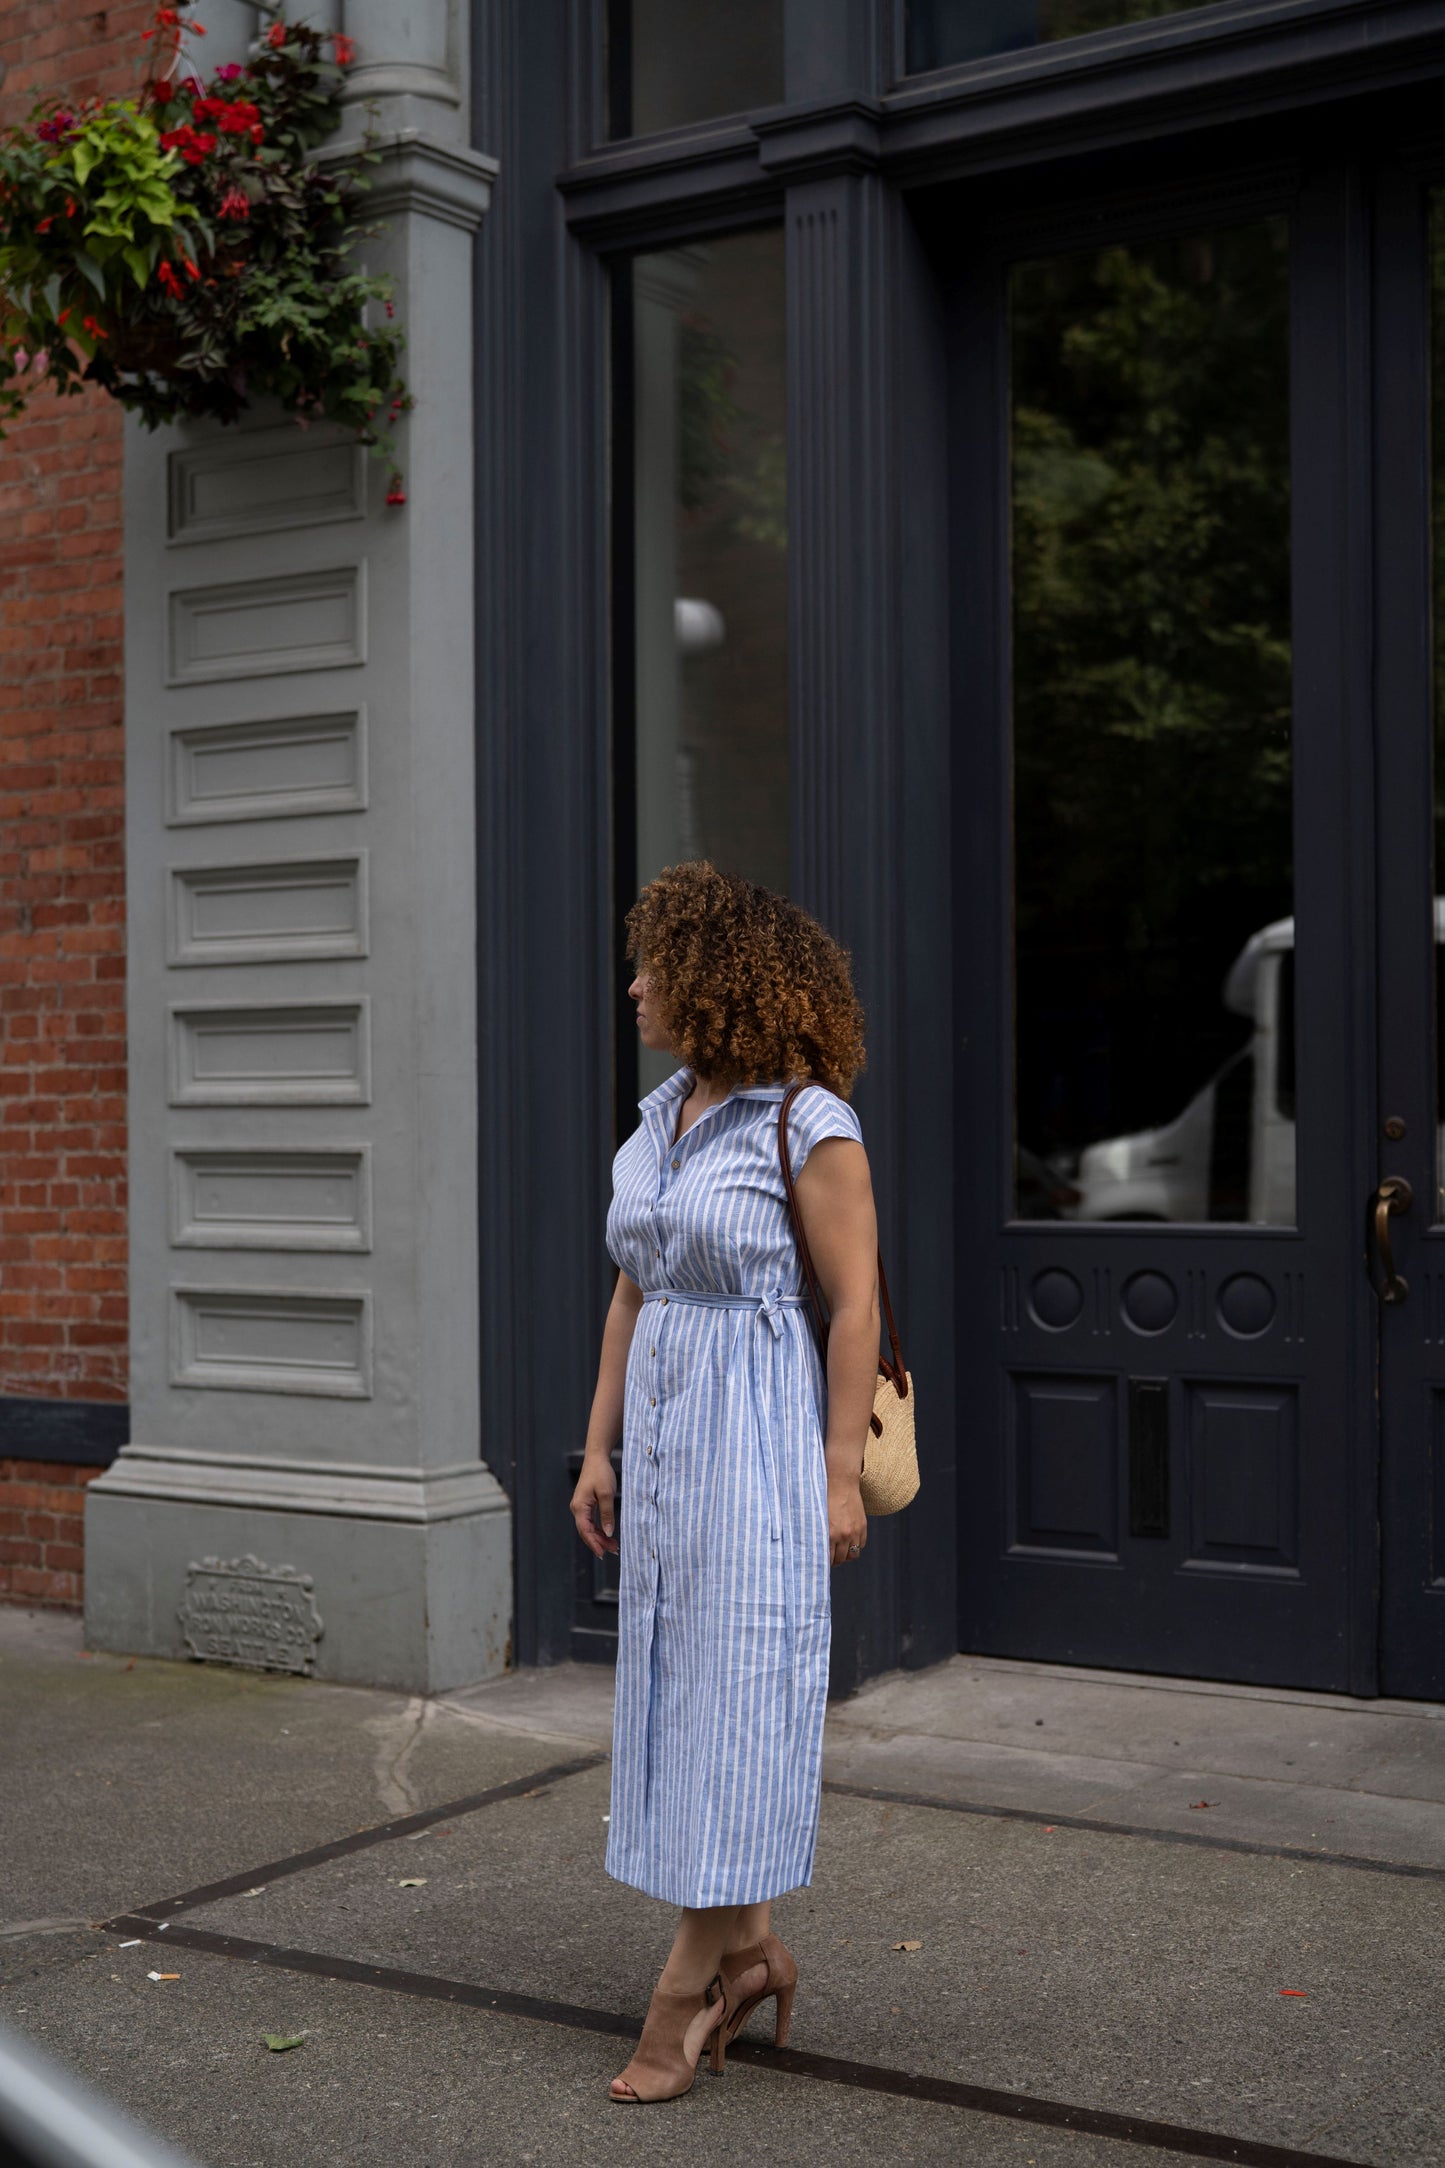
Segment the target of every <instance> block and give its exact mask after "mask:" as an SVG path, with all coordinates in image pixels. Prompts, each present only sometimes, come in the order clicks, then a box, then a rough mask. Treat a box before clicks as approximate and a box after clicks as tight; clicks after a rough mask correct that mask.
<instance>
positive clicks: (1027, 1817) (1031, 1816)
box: [823, 1777, 1445, 2160]
mask: <svg viewBox="0 0 1445 2168" xmlns="http://www.w3.org/2000/svg"><path fill="white" fill-rule="evenodd" d="M823 1789H824V1791H825V1792H832V1793H834V1794H835V1795H836V1796H837V1797H838V1798H840V1799H865V1800H872V1801H876V1803H877V1804H878V1805H879V1806H886V1807H932V1808H934V1809H935V1810H936V1811H937V1812H938V1813H940V1814H977V1815H982V1816H983V1817H984V1818H985V1819H986V1820H989V1821H995V1822H1032V1823H1035V1824H1040V1825H1042V1826H1043V1827H1044V1828H1046V1829H1082V1830H1088V1831H1091V1832H1093V1833H1094V1834H1095V1835H1097V1836H1101V1837H1144V1838H1147V1839H1148V1841H1149V1842H1150V1843H1151V1844H1187V1845H1190V1846H1192V1847H1194V1848H1195V1849H1196V1850H1199V1851H1204V1852H1249V1853H1252V1854H1254V1855H1255V1857H1257V1858H1260V1859H1290V1860H1303V1861H1304V1862H1305V1864H1306V1865H1307V1866H1310V1867H1353V1868H1356V1869H1358V1871H1359V1872H1360V1873H1362V1874H1398V1875H1404V1876H1406V1877H1407V1878H1409V1879H1412V1880H1415V1881H1424V1882H1445V1867H1424V1866H1419V1865H1417V1864H1416V1863H1415V1862H1414V1861H1412V1860H1404V1859H1371V1858H1369V1857H1368V1856H1367V1855H1366V1854H1364V1853H1362V1852H1326V1851H1324V1850H1320V1851H1311V1849H1310V1848H1309V1846H1308V1845H1303V1844H1269V1843H1267V1842H1265V1841H1263V1840H1261V1839H1259V1838H1253V1837H1215V1836H1211V1835H1210V1834H1209V1833H1208V1832H1206V1831H1204V1830H1193V1829H1158V1828H1156V1827H1155V1826H1154V1824H1153V1823H1152V1822H1103V1821H1097V1820H1096V1819H1095V1818H1094V1816H1093V1815H1090V1814H1044V1813H1041V1812H1040V1811H1039V1809H1038V1808H1037V1807H993V1806H981V1805H980V1804H979V1803H978V1802H977V1801H976V1800H972V1799H939V1798H937V1797H935V1796H933V1795H932V1794H930V1793H928V1792H891V1791H885V1790H884V1788H883V1786H882V1785H879V1784H843V1783H839V1782H837V1781H836V1780H835V1779H833V1778H831V1777H829V1778H825V1779H824V1783H823ZM1308 2157H1309V2158H1310V2159H1311V2160H1313V2159H1315V2158H1316V2156H1315V2155H1314V2154H1310V2155H1309V2156H1308Z"/></svg>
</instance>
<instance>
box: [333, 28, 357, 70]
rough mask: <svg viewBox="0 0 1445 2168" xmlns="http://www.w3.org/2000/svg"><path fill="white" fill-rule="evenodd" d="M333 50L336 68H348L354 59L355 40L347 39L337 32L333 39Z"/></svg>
mask: <svg viewBox="0 0 1445 2168" xmlns="http://www.w3.org/2000/svg"><path fill="white" fill-rule="evenodd" d="M335 49H336V65H337V67H338V68H349V67H350V66H351V63H352V61H353V60H355V58H356V40H355V38H348V37H346V36H344V35H343V33H342V32H341V31H339V30H338V31H337V33H336V39H335Z"/></svg>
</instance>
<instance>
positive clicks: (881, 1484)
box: [778, 1080, 919, 1520]
mask: <svg viewBox="0 0 1445 2168" xmlns="http://www.w3.org/2000/svg"><path fill="white" fill-rule="evenodd" d="M824 1088H825V1087H824V1086H822V1085H819V1086H818V1087H817V1089H818V1090H820V1091H821V1090H823V1089H824ZM807 1089H808V1084H807V1081H806V1080H805V1081H804V1082H803V1083H801V1084H791V1085H789V1087H788V1089H787V1091H786V1092H785V1093H784V1094H783V1103H782V1106H781V1107H780V1108H779V1109H778V1160H779V1163H780V1164H781V1167H782V1170H783V1188H784V1190H785V1191H786V1192H787V1198H788V1210H789V1212H790V1213H791V1214H792V1218H793V1234H794V1237H795V1238H796V1241H797V1244H798V1258H799V1261H800V1263H801V1264H802V1267H803V1279H804V1281H805V1282H806V1284H807V1289H808V1297H809V1300H810V1302H811V1304H812V1309H813V1321H814V1324H815V1325H816V1327H817V1331H818V1345H819V1347H820V1349H821V1350H822V1355H823V1372H824V1375H825V1376H826V1375H827V1369H828V1311H827V1306H826V1304H825V1303H824V1301H823V1290H822V1289H821V1287H820V1286H819V1285H818V1276H817V1274H816V1273H815V1272H814V1270H813V1259H812V1254H811V1252H810V1251H809V1249H808V1238H807V1236H806V1235H805V1234H804V1232H803V1216H802V1214H801V1212H800V1211H799V1210H798V1193H797V1191H796V1189H795V1188H794V1186H793V1163H792V1160H791V1158H790V1157H789V1154H788V1111H789V1109H790V1108H791V1106H792V1104H793V1101H794V1100H795V1099H796V1098H797V1096H798V1094H799V1092H802V1091H806V1090H807ZM878 1293H879V1297H880V1299H881V1301H882V1304H883V1317H884V1321H885V1323H886V1324H887V1327H888V1353H889V1357H891V1360H889V1359H887V1358H885V1357H884V1356H882V1355H880V1356H879V1358H878V1389H877V1391H876V1392H875V1393H874V1395H873V1415H872V1418H871V1421H870V1423H869V1435H868V1442H867V1444H866V1445H865V1447H864V1449H863V1477H862V1482H861V1485H860V1488H861V1490H862V1494H863V1511H864V1512H865V1513H866V1514H867V1515H868V1516H869V1518H870V1519H871V1520H877V1519H878V1517H879V1516H880V1515H881V1514H884V1513H898V1512H901V1511H902V1509H903V1507H904V1506H906V1505H909V1504H911V1503H912V1501H913V1500H914V1499H915V1498H916V1497H917V1495H918V1482H919V1477H918V1446H917V1441H916V1439H915V1437H914V1432H913V1376H912V1373H911V1371H909V1370H908V1369H907V1367H906V1366H905V1364H904V1361H903V1350H902V1348H901V1347H900V1346H899V1344H898V1327H897V1326H896V1325H895V1324H894V1322H893V1305H892V1303H891V1302H890V1301H889V1299H888V1275H887V1274H886V1273H885V1272H884V1270H883V1253H882V1251H881V1250H880V1251H879V1253H878Z"/></svg>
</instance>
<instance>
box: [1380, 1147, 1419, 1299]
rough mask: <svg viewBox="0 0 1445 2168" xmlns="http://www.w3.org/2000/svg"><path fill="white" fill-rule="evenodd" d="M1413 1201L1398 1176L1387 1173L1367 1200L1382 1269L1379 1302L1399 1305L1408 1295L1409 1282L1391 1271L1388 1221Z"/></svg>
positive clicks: (1393, 1270)
mask: <svg viewBox="0 0 1445 2168" xmlns="http://www.w3.org/2000/svg"><path fill="white" fill-rule="evenodd" d="M1414 1201H1415V1196H1414V1191H1413V1190H1412V1189H1411V1187H1410V1185H1409V1183H1408V1182H1407V1181H1406V1180H1405V1177H1404V1176H1403V1175H1402V1174H1387V1175H1386V1177H1385V1179H1384V1181H1383V1182H1381V1184H1380V1186H1379V1188H1378V1189H1377V1190H1376V1191H1375V1194H1374V1196H1373V1197H1372V1198H1371V1199H1370V1210H1371V1211H1372V1212H1373V1213H1374V1215H1375V1248H1376V1250H1377V1251H1378V1253H1379V1258H1380V1263H1381V1264H1382V1265H1383V1266H1384V1268H1385V1284H1384V1286H1383V1287H1382V1288H1381V1289H1380V1290H1379V1295H1380V1300H1381V1302H1392V1303H1393V1302H1403V1301H1404V1299H1405V1297H1406V1296H1407V1295H1408V1294H1409V1292H1410V1283H1409V1281H1408V1280H1405V1279H1402V1278H1401V1276H1400V1274H1399V1273H1398V1272H1397V1271H1396V1270H1395V1254H1394V1251H1393V1250H1392V1249H1391V1247H1390V1221H1391V1218H1392V1217H1393V1216H1394V1215H1395V1214H1397V1213H1400V1212H1408V1211H1409V1209H1410V1207H1411V1205H1412V1204H1413V1203H1414Z"/></svg>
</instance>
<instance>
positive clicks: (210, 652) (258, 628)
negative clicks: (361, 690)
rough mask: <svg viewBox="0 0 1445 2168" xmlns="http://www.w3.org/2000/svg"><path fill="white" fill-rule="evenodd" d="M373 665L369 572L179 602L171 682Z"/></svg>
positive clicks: (345, 569) (301, 576)
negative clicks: (369, 639) (369, 642)
mask: <svg viewBox="0 0 1445 2168" xmlns="http://www.w3.org/2000/svg"><path fill="white" fill-rule="evenodd" d="M365 660H366V567H365V566H364V565H339V566H337V568H336V569H335V570H334V571H324V572H299V573H289V574H285V575H283V576H282V577H280V578H279V579H270V580H238V581H233V582H228V583H227V584H226V585H225V586H221V587H196V588H189V589H187V588H183V589H181V590H180V591H179V592H178V593H176V594H173V595H172V596H171V616H170V682H171V683H172V685H199V684H204V683H207V682H209V681H213V680H215V679H219V678H253V677H270V676H272V675H273V674H274V673H275V672H277V671H279V670H334V669H336V668H338V667H344V666H345V665H347V664H352V663H362V662H365Z"/></svg>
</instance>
